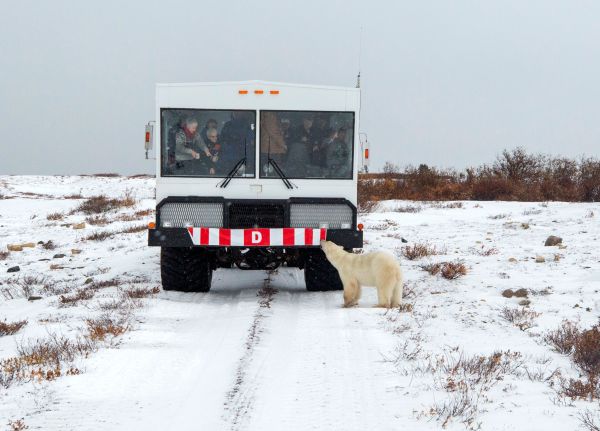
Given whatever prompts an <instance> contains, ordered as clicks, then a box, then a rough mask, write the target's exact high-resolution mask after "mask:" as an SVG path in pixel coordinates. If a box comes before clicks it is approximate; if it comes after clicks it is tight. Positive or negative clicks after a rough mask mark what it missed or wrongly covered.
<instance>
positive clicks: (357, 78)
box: [356, 25, 363, 88]
mask: <svg viewBox="0 0 600 431" xmlns="http://www.w3.org/2000/svg"><path fill="white" fill-rule="evenodd" d="M362 33H363V28H362V25H361V26H360V37H359V39H358V75H356V88H360V63H361V57H362Z"/></svg>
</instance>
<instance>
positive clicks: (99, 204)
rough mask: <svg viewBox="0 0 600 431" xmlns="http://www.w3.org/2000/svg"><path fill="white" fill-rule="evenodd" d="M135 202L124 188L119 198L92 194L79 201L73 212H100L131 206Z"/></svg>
mask: <svg viewBox="0 0 600 431" xmlns="http://www.w3.org/2000/svg"><path fill="white" fill-rule="evenodd" d="M135 204H136V201H135V199H134V197H133V194H132V192H131V191H130V190H126V191H125V194H124V195H123V197H121V198H108V197H107V196H105V195H98V196H92V197H91V198H88V199H86V200H85V201H83V202H82V203H80V204H79V205H78V206H77V207H76V208H75V210H74V212H82V213H84V214H88V215H92V214H102V213H106V212H108V211H112V210H115V209H119V208H125V207H132V206H134V205H135Z"/></svg>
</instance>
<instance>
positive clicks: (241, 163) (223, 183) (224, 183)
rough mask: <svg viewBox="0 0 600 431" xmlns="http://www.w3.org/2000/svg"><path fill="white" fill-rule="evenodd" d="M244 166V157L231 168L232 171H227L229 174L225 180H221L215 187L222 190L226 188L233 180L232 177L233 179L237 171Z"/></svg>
mask: <svg viewBox="0 0 600 431" xmlns="http://www.w3.org/2000/svg"><path fill="white" fill-rule="evenodd" d="M245 165H246V156H244V157H242V158H241V159H240V160H239V161H238V162H237V163H236V164H235V166H234V167H233V169H232V170H230V171H229V173H228V174H227V176H226V177H225V178H223V181H221V182H219V183H218V184H217V186H219V187H221V188H222V189H224V188H225V187H227V186H228V185H229V183H230V182H231V180H232V179H233V177H235V174H237V173H238V171H239V170H240V168H241V167H242V166H245Z"/></svg>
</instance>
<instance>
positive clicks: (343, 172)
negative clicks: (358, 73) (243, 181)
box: [260, 111, 354, 179]
mask: <svg viewBox="0 0 600 431" xmlns="http://www.w3.org/2000/svg"><path fill="white" fill-rule="evenodd" d="M353 145H354V113H353V112H314V111H261V113H260V176H261V177H262V178H277V177H278V176H279V174H278V172H277V171H278V170H280V171H281V172H282V173H283V174H284V175H285V176H287V177H288V178H336V179H351V178H352V165H353V149H354V148H353Z"/></svg>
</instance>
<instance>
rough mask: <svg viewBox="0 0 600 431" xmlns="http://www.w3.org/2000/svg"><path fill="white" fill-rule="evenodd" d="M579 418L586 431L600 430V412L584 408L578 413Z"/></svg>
mask: <svg viewBox="0 0 600 431" xmlns="http://www.w3.org/2000/svg"><path fill="white" fill-rule="evenodd" d="M579 420H580V421H581V424H582V425H583V426H584V427H585V428H586V429H587V430H588V431H600V414H598V412H595V413H594V412H591V411H589V410H587V409H586V410H585V411H584V412H583V413H581V414H580V415H579Z"/></svg>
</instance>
